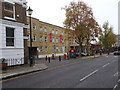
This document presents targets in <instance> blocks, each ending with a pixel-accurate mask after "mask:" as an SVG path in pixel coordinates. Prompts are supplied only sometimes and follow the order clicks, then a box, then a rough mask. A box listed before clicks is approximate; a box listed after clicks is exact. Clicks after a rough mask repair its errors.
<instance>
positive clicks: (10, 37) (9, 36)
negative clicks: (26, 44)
mask: <svg viewBox="0 0 120 90" xmlns="http://www.w3.org/2000/svg"><path fill="white" fill-rule="evenodd" d="M6 46H14V28H10V27H6Z"/></svg>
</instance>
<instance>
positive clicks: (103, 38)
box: [99, 22, 117, 51]
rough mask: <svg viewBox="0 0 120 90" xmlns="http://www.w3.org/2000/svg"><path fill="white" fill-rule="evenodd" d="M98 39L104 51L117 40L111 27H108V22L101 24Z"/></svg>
mask: <svg viewBox="0 0 120 90" xmlns="http://www.w3.org/2000/svg"><path fill="white" fill-rule="evenodd" d="M99 41H100V43H101V44H102V45H103V47H104V50H106V51H107V50H108V49H110V48H111V47H112V46H113V45H114V44H115V43H116V42H117V40H116V35H115V34H114V33H113V27H111V26H110V27H109V23H108V22H105V23H104V24H103V30H102V29H101V34H100V37H99Z"/></svg>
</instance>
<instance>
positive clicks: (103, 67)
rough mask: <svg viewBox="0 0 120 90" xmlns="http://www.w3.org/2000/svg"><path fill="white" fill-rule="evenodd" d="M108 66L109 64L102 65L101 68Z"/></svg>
mask: <svg viewBox="0 0 120 90" xmlns="http://www.w3.org/2000/svg"><path fill="white" fill-rule="evenodd" d="M109 64H110V63H107V64H105V65H103V66H102V67H103V68H104V67H106V66H108V65H109Z"/></svg>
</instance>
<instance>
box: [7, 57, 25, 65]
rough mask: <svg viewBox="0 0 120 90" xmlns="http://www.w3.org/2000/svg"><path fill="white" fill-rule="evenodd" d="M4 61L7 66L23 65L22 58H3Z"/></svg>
mask: <svg viewBox="0 0 120 90" xmlns="http://www.w3.org/2000/svg"><path fill="white" fill-rule="evenodd" d="M5 63H7V66H17V65H23V64H24V58H13V59H5Z"/></svg>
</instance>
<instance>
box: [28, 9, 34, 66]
mask: <svg viewBox="0 0 120 90" xmlns="http://www.w3.org/2000/svg"><path fill="white" fill-rule="evenodd" d="M27 12H28V15H29V23H30V49H29V62H30V67H31V66H32V64H33V58H32V30H31V15H32V12H33V10H32V9H31V8H30V7H29V8H28V10H27Z"/></svg>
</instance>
